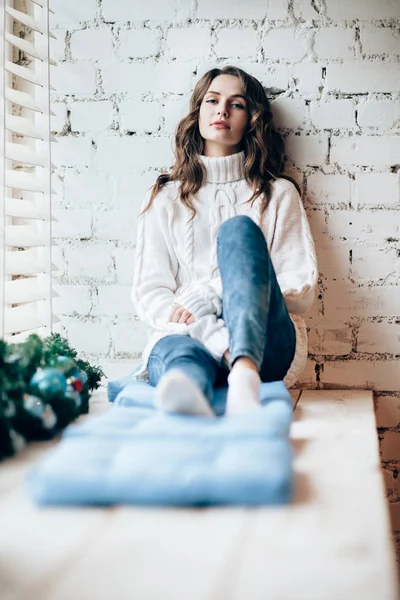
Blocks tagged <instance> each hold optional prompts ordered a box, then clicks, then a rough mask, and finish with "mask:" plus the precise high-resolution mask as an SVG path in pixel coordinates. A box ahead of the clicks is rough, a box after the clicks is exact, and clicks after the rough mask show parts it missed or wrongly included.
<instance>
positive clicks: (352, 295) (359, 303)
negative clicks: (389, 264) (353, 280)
mask: <svg viewBox="0 0 400 600" xmlns="http://www.w3.org/2000/svg"><path fill="white" fill-rule="evenodd" d="M399 293H400V286H399V285H397V286H396V285H393V286H387V287H386V286H376V287H370V288H369V287H356V286H355V285H351V284H350V283H345V282H339V281H337V282H336V283H335V284H334V285H332V286H330V287H329V289H328V290H327V291H326V292H325V293H324V307H325V315H326V317H327V318H330V319H334V318H338V319H340V318H343V315H346V317H348V318H349V317H351V316H360V317H393V316H396V315H398V314H399ZM398 371H399V377H400V369H398ZM367 372H368V371H366V373H367ZM377 389H378V390H379V389H381V390H384V389H392V388H385V387H382V388H380V387H379V386H378V387H377ZM399 389H400V388H399Z"/></svg>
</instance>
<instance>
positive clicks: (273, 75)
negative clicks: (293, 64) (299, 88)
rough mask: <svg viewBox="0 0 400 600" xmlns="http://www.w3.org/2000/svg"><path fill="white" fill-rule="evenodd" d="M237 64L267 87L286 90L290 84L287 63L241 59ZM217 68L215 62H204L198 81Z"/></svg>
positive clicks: (199, 67) (199, 69)
mask: <svg viewBox="0 0 400 600" xmlns="http://www.w3.org/2000/svg"><path fill="white" fill-rule="evenodd" d="M235 66H237V67H240V68H241V69H243V70H244V71H246V72H247V73H249V74H250V75H253V76H254V77H256V78H257V79H258V80H259V81H260V83H261V84H262V85H263V86H264V87H265V88H267V89H268V88H277V89H278V90H286V89H287V87H288V85H289V83H288V82H289V71H288V67H287V65H277V64H274V65H267V64H263V63H250V62H246V61H242V60H240V59H237V60H235ZM214 68H215V62H209V61H207V62H202V63H201V64H199V66H198V68H197V76H196V81H197V79H198V78H200V77H201V76H202V75H204V73H206V72H207V71H209V70H210V69H214Z"/></svg>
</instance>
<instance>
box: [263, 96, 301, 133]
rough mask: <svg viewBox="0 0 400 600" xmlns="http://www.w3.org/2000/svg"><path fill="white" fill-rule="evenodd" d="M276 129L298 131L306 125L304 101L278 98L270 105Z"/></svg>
mask: <svg viewBox="0 0 400 600" xmlns="http://www.w3.org/2000/svg"><path fill="white" fill-rule="evenodd" d="M271 110H272V113H273V115H274V123H275V126H276V127H280V128H287V127H290V128H293V129H298V128H300V127H303V126H304V125H305V124H306V121H307V118H306V106H305V102H304V100H295V99H292V98H278V99H277V100H275V101H274V102H272V103H271Z"/></svg>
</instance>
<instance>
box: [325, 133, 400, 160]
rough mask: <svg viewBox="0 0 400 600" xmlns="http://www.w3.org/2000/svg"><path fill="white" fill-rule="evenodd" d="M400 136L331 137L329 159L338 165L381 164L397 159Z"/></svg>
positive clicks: (399, 150)
mask: <svg viewBox="0 0 400 600" xmlns="http://www.w3.org/2000/svg"><path fill="white" fill-rule="evenodd" d="M399 156H400V137H399V136H389V135H386V136H383V135H381V136H376V135H357V136H352V137H349V138H339V137H336V136H335V137H333V138H332V145H331V160H332V162H337V163H338V164H339V165H362V166H367V167H368V166H370V167H374V166H381V165H388V166H389V165H394V164H397V163H398V161H399Z"/></svg>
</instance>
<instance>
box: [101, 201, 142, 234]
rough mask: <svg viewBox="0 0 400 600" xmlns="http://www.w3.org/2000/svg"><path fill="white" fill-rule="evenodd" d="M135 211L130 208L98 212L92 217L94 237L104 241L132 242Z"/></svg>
mask: <svg viewBox="0 0 400 600" xmlns="http://www.w3.org/2000/svg"><path fill="white" fill-rule="evenodd" d="M136 221H137V216H136V211H135V210H134V209H133V208H132V207H131V208H123V209H120V210H107V211H102V210H100V211H98V212H97V213H96V214H95V215H94V217H93V230H94V237H96V238H100V239H104V240H112V239H115V240H123V241H125V240H126V241H134V240H135V236H136V232H137V223H136Z"/></svg>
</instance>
